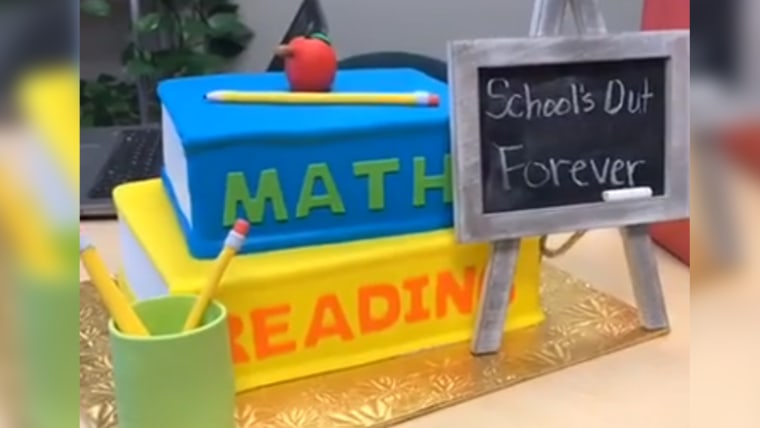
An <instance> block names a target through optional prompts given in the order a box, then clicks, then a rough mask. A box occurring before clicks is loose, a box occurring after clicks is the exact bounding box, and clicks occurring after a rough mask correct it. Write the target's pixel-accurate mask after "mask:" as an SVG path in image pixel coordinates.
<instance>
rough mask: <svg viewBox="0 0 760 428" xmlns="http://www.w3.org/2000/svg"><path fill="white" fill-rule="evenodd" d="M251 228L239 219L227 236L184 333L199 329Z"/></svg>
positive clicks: (191, 311) (188, 318)
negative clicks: (224, 276) (228, 267)
mask: <svg viewBox="0 0 760 428" xmlns="http://www.w3.org/2000/svg"><path fill="white" fill-rule="evenodd" d="M250 227H251V225H250V224H249V223H248V222H247V221H245V220H243V219H238V220H237V221H236V222H235V225H234V226H233V227H232V230H230V232H229V233H228V234H227V239H225V240H224V247H222V251H221V252H220V253H219V256H218V257H217V258H216V262H215V263H214V267H213V269H212V271H211V276H209V278H208V282H206V286H205V287H204V288H203V289H202V290H201V294H200V295H198V298H197V299H196V301H195V304H194V305H193V307H192V309H191V310H190V315H188V317H187V320H186V321H185V325H184V327H183V328H182V330H183V331H190V330H192V329H194V328H196V327H198V324H200V322H201V319H202V318H203V314H204V312H206V308H207V307H208V305H209V304H210V303H211V299H213V298H214V295H215V294H216V292H217V289H218V288H219V283H220V282H221V280H222V276H223V275H224V272H225V271H226V270H227V266H229V264H230V262H231V261H232V259H233V258H234V257H235V254H237V252H238V251H240V248H241V247H242V246H243V243H244V242H245V237H246V236H247V235H248V230H249V229H250Z"/></svg>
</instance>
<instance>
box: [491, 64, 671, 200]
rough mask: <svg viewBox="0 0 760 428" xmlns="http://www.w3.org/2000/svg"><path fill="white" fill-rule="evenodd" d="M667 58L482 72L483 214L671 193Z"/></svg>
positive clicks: (521, 67)
mask: <svg viewBox="0 0 760 428" xmlns="http://www.w3.org/2000/svg"><path fill="white" fill-rule="evenodd" d="M666 64H667V59H666V58H652V59H631V60H625V61H606V62H587V63H571V64H549V65H531V66H517V67H481V68H479V69H478V92H479V94H478V96H479V99H480V113H479V115H480V158H481V159H482V163H481V174H482V177H481V182H482V191H483V210H484V212H485V213H494V212H503V211H512V210H525V209H536V208H547V207H555V206H566V205H575V204H583V203H591V202H602V201H603V199H602V192H603V191H605V190H613V189H621V188H631V187H649V188H650V189H651V190H652V194H653V195H654V196H660V195H663V193H664V190H665V96H666V84H665V81H666V77H665V76H666Z"/></svg>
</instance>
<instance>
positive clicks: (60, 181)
mask: <svg viewBox="0 0 760 428" xmlns="http://www.w3.org/2000/svg"><path fill="white" fill-rule="evenodd" d="M41 138H42V137H41V136H40V135H38V134H37V133H36V132H35V131H34V130H29V131H28V133H27V137H26V138H25V141H24V143H23V144H24V145H25V146H26V147H25V148H24V151H25V155H24V156H22V157H23V160H22V165H20V167H21V169H22V172H21V173H22V175H23V176H24V177H25V178H26V182H27V183H29V184H30V185H31V189H30V190H32V191H33V194H35V195H37V197H35V199H36V202H38V203H39V204H40V205H41V208H42V209H43V212H44V215H43V216H44V218H45V219H47V220H49V221H50V222H51V223H52V225H53V227H70V226H71V225H73V224H77V223H79V196H80V195H79V189H76V190H74V189H72V188H71V186H70V184H69V183H70V182H71V181H70V180H68V179H67V178H66V176H65V174H64V172H63V168H62V167H61V166H60V165H59V163H58V162H56V161H55V160H54V159H53V154H52V152H51V151H50V150H49V149H47V148H46V147H45V144H43V143H42V141H41Z"/></svg>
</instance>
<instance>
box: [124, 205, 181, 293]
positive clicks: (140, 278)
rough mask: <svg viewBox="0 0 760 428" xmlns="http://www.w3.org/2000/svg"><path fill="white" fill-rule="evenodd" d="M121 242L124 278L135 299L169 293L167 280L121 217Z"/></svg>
mask: <svg viewBox="0 0 760 428" xmlns="http://www.w3.org/2000/svg"><path fill="white" fill-rule="evenodd" d="M119 243H120V246H121V259H122V260H123V266H122V268H123V272H124V278H125V279H126V280H127V284H128V285H129V288H130V290H131V291H132V294H133V295H134V296H135V299H137V300H138V301H140V300H145V299H152V298H156V297H162V296H166V295H168V294H169V287H167V284H166V281H164V279H163V277H162V276H161V274H160V273H159V271H158V269H156V266H155V265H154V264H153V262H152V261H151V259H150V257H148V254H147V253H146V252H145V250H143V247H142V245H140V242H139V241H138V240H137V237H136V236H135V234H134V233H133V232H132V229H131V228H130V227H129V225H128V224H127V222H126V221H125V220H124V219H122V218H119Z"/></svg>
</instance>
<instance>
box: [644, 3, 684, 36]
mask: <svg viewBox="0 0 760 428" xmlns="http://www.w3.org/2000/svg"><path fill="white" fill-rule="evenodd" d="M689 6H690V4H689V0H646V1H644V13H643V15H642V19H641V29H642V30H645V31H646V30H688V29H689V27H690V23H689V16H690V9H689Z"/></svg>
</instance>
